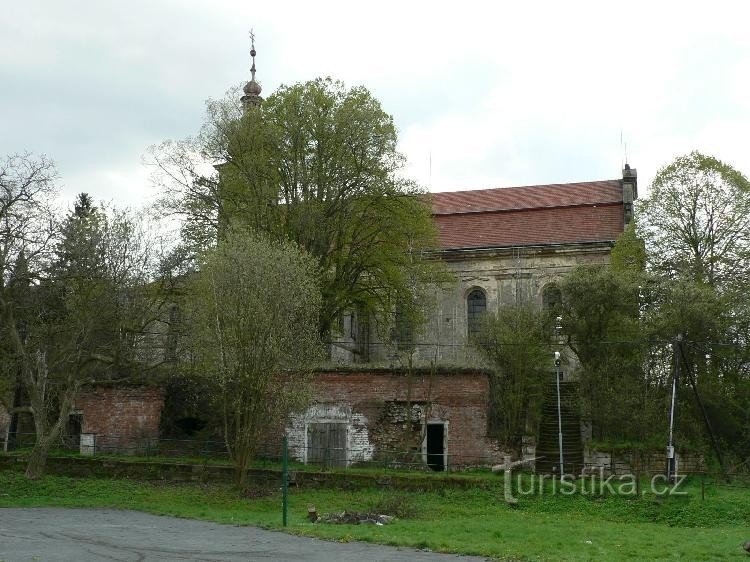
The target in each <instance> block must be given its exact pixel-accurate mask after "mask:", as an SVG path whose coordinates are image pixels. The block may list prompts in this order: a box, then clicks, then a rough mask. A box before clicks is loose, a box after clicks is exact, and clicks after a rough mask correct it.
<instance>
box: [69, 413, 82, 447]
mask: <svg viewBox="0 0 750 562" xmlns="http://www.w3.org/2000/svg"><path fill="white" fill-rule="evenodd" d="M82 428H83V414H81V413H78V412H75V413H72V414H70V416H68V423H67V425H66V427H65V433H66V436H67V440H66V441H67V445H68V448H69V449H73V450H74V451H77V450H79V449H80V448H81V429H82Z"/></svg>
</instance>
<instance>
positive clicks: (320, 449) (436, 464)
mask: <svg viewBox="0 0 750 562" xmlns="http://www.w3.org/2000/svg"><path fill="white" fill-rule="evenodd" d="M4 439H5V436H2V438H0V451H8V452H13V451H18V452H23V451H24V450H28V449H30V448H31V447H32V446H33V445H34V443H35V440H36V436H35V435H34V434H33V433H18V434H16V435H15V436H14V438H13V439H12V440H10V441H9V442H6V441H5V440H4ZM51 454H53V455H54V454H64V455H70V456H76V455H81V456H101V455H105V456H121V457H123V458H133V457H145V458H149V459H154V460H157V459H159V458H164V459H171V460H183V461H185V462H196V461H197V462H208V461H212V462H226V463H229V462H230V461H231V459H230V455H229V453H228V451H227V448H226V445H225V443H224V442H223V441H219V440H216V439H190V438H186V439H169V438H158V437H143V436H138V435H101V434H96V435H95V434H82V435H76V436H62V437H60V438H59V440H58V442H57V443H55V444H54V445H53V447H52V451H51ZM289 455H290V457H289V460H290V461H291V463H292V466H293V467H294V468H296V469H300V468H303V467H307V468H308V469H311V470H324V471H327V470H337V471H338V470H344V471H346V470H355V469H377V470H379V471H415V472H424V473H431V472H458V471H464V472H468V471H478V472H481V471H485V472H488V471H489V470H490V469H491V467H493V466H497V465H503V463H504V462H505V459H504V455H502V454H500V453H497V452H495V453H487V454H481V455H467V454H461V455H452V454H449V453H447V452H444V453H438V454H432V453H428V452H426V451H425V450H420V449H418V448H412V449H410V450H394V449H382V448H378V449H356V448H352V447H346V446H345V447H336V446H321V445H320V444H319V443H313V444H303V445H300V444H290V446H289ZM540 458H541V457H536V459H537V460H539V459H540ZM611 458H612V459H614V458H615V457H614V455H612V457H611ZM634 458H635V459H636V460H634V461H633V462H632V463H630V464H623V463H621V462H620V461H616V462H611V463H606V462H598V463H584V464H582V465H580V466H579V467H578V469H577V470H576V473H577V474H586V475H594V476H595V475H609V474H615V475H622V474H632V475H639V476H643V477H646V476H649V477H651V476H653V475H656V474H660V473H662V470H660V468H659V466H658V464H659V463H658V462H657V463H654V462H653V461H651V462H650V463H649V464H648V465H647V464H645V463H644V462H641V461H639V460H637V459H640V458H642V457H641V456H640V455H634ZM281 462H282V452H281V439H279V443H278V446H276V445H273V446H266V447H265V448H263V449H262V450H260V451H258V452H257V454H256V455H255V461H254V463H255V465H256V466H268V467H275V466H276V465H279V466H280V465H281ZM664 468H665V469H666V460H665V466H664ZM533 469H534V463H533V462H531V459H528V461H527V462H526V463H515V466H514V472H522V471H526V472H533ZM678 472H679V474H682V475H699V476H701V477H702V478H709V479H711V480H716V481H719V480H724V479H725V476H726V475H725V474H723V473H721V472H720V471H718V470H714V469H711V468H710V467H706V466H705V465H704V466H701V467H695V466H691V467H689V468H688V469H686V470H679V467H678ZM727 475H728V476H730V477H731V478H732V479H736V480H738V481H739V482H740V483H744V484H747V483H750V470H748V467H747V466H746V465H745V466H740V467H735V468H734V469H731V470H730V471H729V472H728V474H727Z"/></svg>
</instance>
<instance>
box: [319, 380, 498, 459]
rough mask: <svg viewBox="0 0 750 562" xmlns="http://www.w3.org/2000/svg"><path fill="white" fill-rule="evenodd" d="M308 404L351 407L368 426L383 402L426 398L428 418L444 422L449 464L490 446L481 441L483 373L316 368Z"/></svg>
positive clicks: (481, 455) (488, 452)
mask: <svg viewBox="0 0 750 562" xmlns="http://www.w3.org/2000/svg"><path fill="white" fill-rule="evenodd" d="M312 384H313V402H317V403H338V404H348V405H351V407H352V411H354V412H357V413H362V414H364V415H365V416H366V417H367V419H368V426H369V427H370V429H371V430H372V428H373V424H374V423H375V422H376V421H377V420H378V418H379V417H380V414H381V412H382V409H383V406H384V402H386V401H401V402H403V401H406V400H411V401H412V402H422V401H424V402H429V403H431V404H432V406H431V412H430V416H429V417H430V418H431V419H435V420H438V419H439V420H444V421H447V422H448V440H447V441H448V442H447V449H448V450H447V452H448V455H449V462H450V463H451V464H454V463H455V464H482V460H485V462H487V461H489V460H490V457H493V456H494V453H495V452H496V448H494V447H492V446H491V444H490V443H489V442H488V439H487V410H488V398H489V379H488V377H487V375H486V374H484V373H481V372H479V373H467V372H458V373H450V372H441V373H439V374H435V373H419V374H412V375H410V376H407V375H406V374H403V373H396V372H382V371H374V372H372V371H371V372H366V371H357V372H321V373H316V374H315V376H314V378H313V383H312Z"/></svg>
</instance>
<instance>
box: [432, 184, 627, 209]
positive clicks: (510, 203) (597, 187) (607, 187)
mask: <svg viewBox="0 0 750 562" xmlns="http://www.w3.org/2000/svg"><path fill="white" fill-rule="evenodd" d="M620 202H622V181H621V180H605V181H587V182H579V183H552V184H549V185H527V186H523V187H501V188H495V189H476V190H472V191H448V192H443V193H433V194H432V212H433V214H435V215H447V214H452V213H478V212H482V211H506V210H511V209H538V208H540V207H568V206H570V205H591V204H598V203H620Z"/></svg>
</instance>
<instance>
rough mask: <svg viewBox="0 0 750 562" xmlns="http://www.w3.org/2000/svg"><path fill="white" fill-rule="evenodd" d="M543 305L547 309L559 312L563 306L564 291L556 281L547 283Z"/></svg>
mask: <svg viewBox="0 0 750 562" xmlns="http://www.w3.org/2000/svg"><path fill="white" fill-rule="evenodd" d="M542 306H544V308H545V310H550V311H552V312H558V311H559V310H560V306H562V292H561V291H560V288H559V287H558V286H557V285H555V284H554V283H550V284H549V285H547V286H546V287H545V288H544V290H543V291H542Z"/></svg>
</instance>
